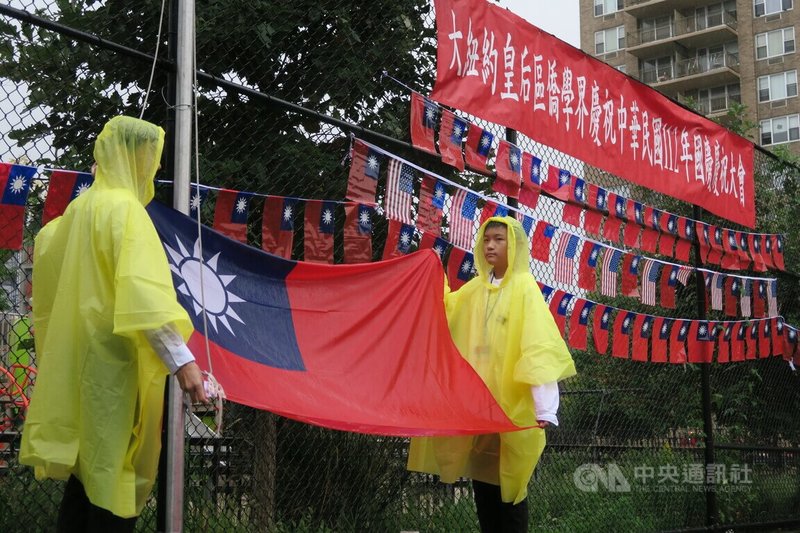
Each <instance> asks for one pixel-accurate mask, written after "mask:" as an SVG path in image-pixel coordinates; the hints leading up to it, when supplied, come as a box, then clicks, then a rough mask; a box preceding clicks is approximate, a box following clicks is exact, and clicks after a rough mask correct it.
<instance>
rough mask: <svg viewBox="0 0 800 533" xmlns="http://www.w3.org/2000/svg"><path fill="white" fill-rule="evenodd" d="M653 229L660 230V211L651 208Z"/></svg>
mask: <svg viewBox="0 0 800 533" xmlns="http://www.w3.org/2000/svg"><path fill="white" fill-rule="evenodd" d="M651 223H652V227H653V229H654V230H657V231H661V211H659V210H658V209H653V219H652V220H651Z"/></svg>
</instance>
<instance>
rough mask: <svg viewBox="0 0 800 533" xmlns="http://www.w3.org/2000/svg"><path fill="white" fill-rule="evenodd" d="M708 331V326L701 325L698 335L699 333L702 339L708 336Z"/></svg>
mask: <svg viewBox="0 0 800 533" xmlns="http://www.w3.org/2000/svg"><path fill="white" fill-rule="evenodd" d="M706 331H707V328H706V326H705V325H701V326H700V328H699V329H698V331H697V333H698V335H700V336H701V337H702V336H704V335H705V334H706Z"/></svg>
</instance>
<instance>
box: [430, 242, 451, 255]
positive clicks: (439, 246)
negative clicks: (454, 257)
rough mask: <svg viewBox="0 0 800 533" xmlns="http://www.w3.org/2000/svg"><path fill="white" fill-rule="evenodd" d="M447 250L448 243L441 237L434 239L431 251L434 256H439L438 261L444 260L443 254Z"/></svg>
mask: <svg viewBox="0 0 800 533" xmlns="http://www.w3.org/2000/svg"><path fill="white" fill-rule="evenodd" d="M448 248H450V243H449V242H447V241H446V240H444V239H443V238H441V237H436V240H435V241H433V251H434V252H436V255H438V256H439V259H443V258H444V254H445V252H446V251H447V249H448Z"/></svg>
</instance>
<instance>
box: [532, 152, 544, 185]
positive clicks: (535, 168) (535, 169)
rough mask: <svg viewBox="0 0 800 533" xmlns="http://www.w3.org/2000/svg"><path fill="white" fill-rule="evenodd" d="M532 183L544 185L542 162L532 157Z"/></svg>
mask: <svg viewBox="0 0 800 533" xmlns="http://www.w3.org/2000/svg"><path fill="white" fill-rule="evenodd" d="M530 179H531V183H535V184H536V185H541V184H542V160H541V159H539V158H538V157H534V156H532V157H531V175H530Z"/></svg>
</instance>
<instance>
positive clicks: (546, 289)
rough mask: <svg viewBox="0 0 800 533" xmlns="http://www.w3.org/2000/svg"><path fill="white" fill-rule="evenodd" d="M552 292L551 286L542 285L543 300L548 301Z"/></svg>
mask: <svg viewBox="0 0 800 533" xmlns="http://www.w3.org/2000/svg"><path fill="white" fill-rule="evenodd" d="M552 293H553V287H551V286H549V285H543V286H542V297H544V301H545V302H546V301H548V300H549V299H550V295H551V294H552Z"/></svg>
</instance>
